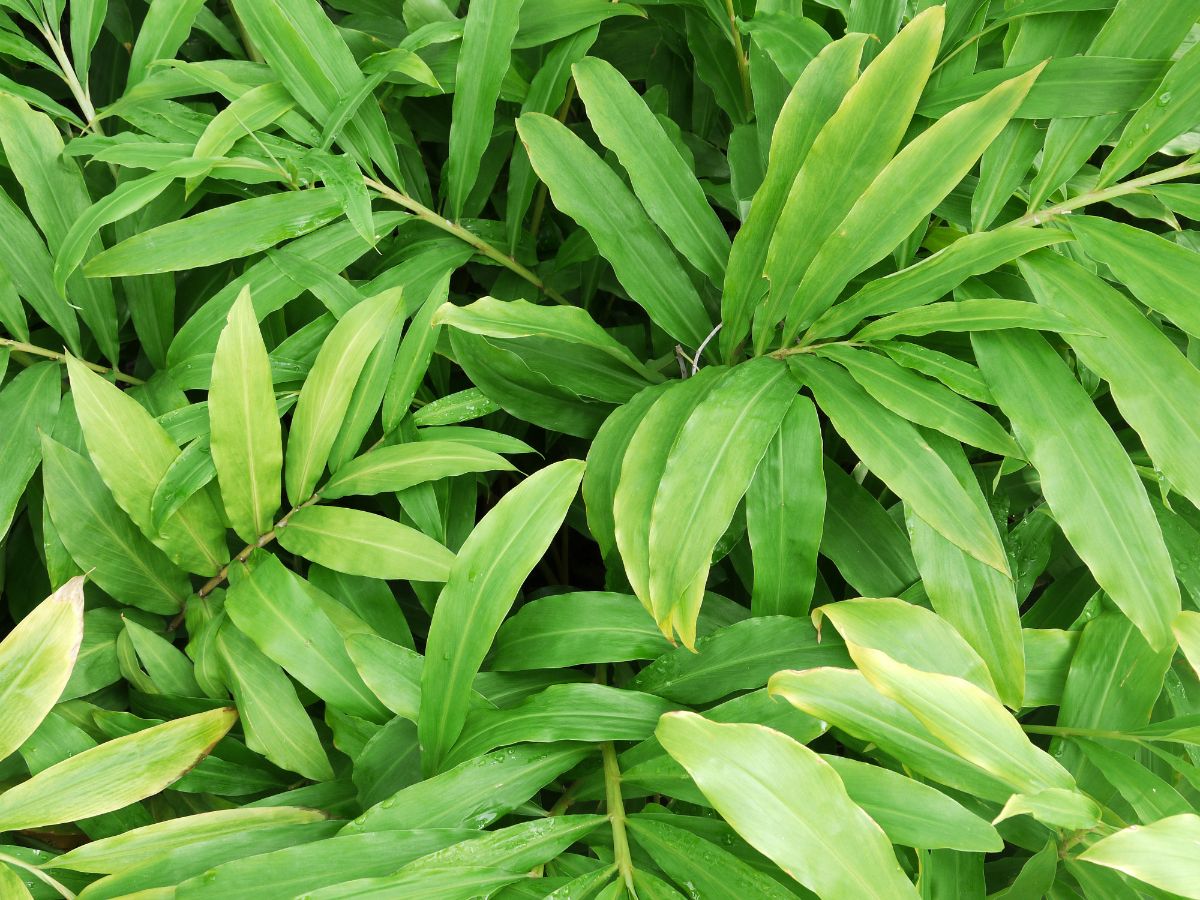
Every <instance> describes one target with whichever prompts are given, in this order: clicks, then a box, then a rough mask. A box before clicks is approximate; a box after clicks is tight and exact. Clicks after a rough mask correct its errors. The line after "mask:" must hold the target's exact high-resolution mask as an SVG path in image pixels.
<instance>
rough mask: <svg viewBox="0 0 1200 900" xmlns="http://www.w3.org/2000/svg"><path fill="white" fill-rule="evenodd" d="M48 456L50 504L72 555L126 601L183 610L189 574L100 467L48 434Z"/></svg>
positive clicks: (46, 476)
mask: <svg viewBox="0 0 1200 900" xmlns="http://www.w3.org/2000/svg"><path fill="white" fill-rule="evenodd" d="M42 460H43V471H42V481H43V485H44V487H45V491H46V507H47V509H48V510H49V512H50V518H51V519H52V521H53V524H54V527H55V528H56V529H57V530H58V535H59V537H60V538H61V540H62V542H63V544H64V545H65V546H66V548H67V551H68V552H69V553H70V556H71V559H73V560H74V561H75V562H76V563H77V564H78V565H79V566H80V568H86V569H87V570H88V571H89V572H90V573H91V574H90V576H89V577H90V578H91V579H92V580H93V581H94V582H95V583H96V584H97V585H98V586H99V587H100V588H102V589H103V590H104V591H105V592H106V593H108V594H109V595H110V596H112V597H113V598H115V599H116V600H118V601H120V602H122V603H127V604H129V605H131V606H136V607H139V608H141V609H145V610H147V611H149V612H156V613H163V614H166V615H173V614H175V613H177V612H179V610H181V609H182V608H183V604H184V601H185V600H186V599H187V597H188V595H189V594H190V593H191V586H190V585H189V584H188V579H187V576H186V575H184V573H183V572H182V571H180V570H179V569H178V568H177V567H176V566H175V564H174V563H172V562H171V560H169V559H168V558H167V556H166V554H165V553H163V552H162V551H161V550H159V549H158V548H157V547H156V546H154V545H153V544H151V543H150V541H149V540H147V539H146V538H145V537H144V536H143V535H142V533H141V532H140V531H138V529H137V527H136V526H135V525H134V524H133V522H131V521H130V519H129V517H128V516H127V515H125V513H124V512H123V511H122V509H121V508H120V507H119V506H117V503H116V501H115V500H113V497H112V494H110V493H109V491H108V488H107V487H105V485H104V481H103V480H102V479H101V478H100V474H99V473H98V472H97V471H96V468H95V466H93V465H92V464H91V462H89V461H88V460H87V459H86V458H85V457H82V456H80V455H79V454H78V453H75V452H74V451H72V450H68V449H67V448H66V447H64V446H63V445H62V444H60V443H59V442H58V441H56V440H54V439H53V438H50V437H46V436H45V435H43V436H42Z"/></svg>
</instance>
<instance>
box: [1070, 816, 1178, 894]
mask: <svg viewBox="0 0 1200 900" xmlns="http://www.w3.org/2000/svg"><path fill="white" fill-rule="evenodd" d="M1197 841H1200V816H1196V815H1193V814H1192V813H1183V814H1182V815H1178V816H1171V817H1170V818H1169V819H1160V820H1159V821H1157V822H1151V823H1150V824H1149V825H1132V826H1130V827H1129V828H1126V829H1124V830H1122V831H1118V832H1117V833H1116V834H1111V835H1109V836H1108V837H1106V838H1102V839H1101V840H1099V841H1097V842H1096V843H1094V844H1092V846H1090V847H1088V848H1087V849H1086V850H1084V851H1083V853H1081V854H1080V855H1079V858H1080V859H1081V860H1083V861H1086V862H1090V863H1093V864H1095V865H1097V866H1107V867H1109V868H1111V869H1116V870H1117V871H1118V872H1124V873H1125V874H1126V875H1131V876H1133V877H1134V878H1136V879H1137V880H1138V881H1144V882H1146V884H1149V885H1152V886H1154V887H1156V888H1159V889H1161V890H1164V891H1169V892H1171V893H1173V894H1179V895H1180V896H1183V897H1192V898H1195V897H1200V888H1198V887H1197V886H1198V885H1200V861H1197V858H1196V842H1197Z"/></svg>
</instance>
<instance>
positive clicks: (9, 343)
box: [0, 337, 145, 384]
mask: <svg viewBox="0 0 1200 900" xmlns="http://www.w3.org/2000/svg"><path fill="white" fill-rule="evenodd" d="M0 347H9V348H11V349H12V350H14V351H15V352H17V353H28V354H30V355H32V356H43V357H45V358H46V359H53V360H56V361H58V362H60V363H61V362H66V360H67V354H65V353H59V352H58V351H57V350H47V349H46V348H45V347H38V346H35V345H34V344H27V343H25V342H24V341H14V340H13V339H12V338H4V337H0ZM81 362H82V363H83V364H84V365H85V366H87V367H88V368H89V369H91V370H92V371H93V372H99V373H100V374H101V375H107V374H108V373H109V372H112V375H113V378H115V379H116V380H117V381H123V382H125V383H126V384H145V382H144V381H142V379H140V378H134V377H133V376H132V375H126V374H125V373H124V372H122V371H121V370H119V369H109V368H106V367H104V366H101V365H97V364H96V363H93V362H88V361H87V360H81Z"/></svg>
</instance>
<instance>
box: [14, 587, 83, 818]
mask: <svg viewBox="0 0 1200 900" xmlns="http://www.w3.org/2000/svg"><path fill="white" fill-rule="evenodd" d="M82 640H83V577H82V576H77V577H75V578H72V579H71V580H70V581H68V582H67V583H66V584H64V585H63V586H62V587H61V588H59V589H58V590H57V591H55V592H54V593H53V594H51V595H50V596H49V597H47V598H46V599H45V600H43V601H42V602H41V603H39V604H38V605H37V606H36V607H35V608H34V609H33V611H32V612H30V613H29V615H27V616H25V618H23V619H21V621H20V622H18V623H17V625H16V627H14V628H13V629H12V630H11V631H10V632H9V633H8V634H7V635H6V636H5V638H4V640H3V641H0V710H3V713H4V715H3V717H2V718H0V753H3V754H4V755H5V756H8V755H9V754H11V753H13V752H14V751H15V750H16V749H17V748H18V747H20V746H21V745H22V744H23V743H25V739H26V738H28V737H29V736H30V735H31V734H33V732H34V731H35V730H36V729H37V727H38V725H40V724H41V722H42V719H44V718H45V717H46V714H47V713H49V712H50V710H51V709H52V708H53V706H54V704H55V703H57V702H58V698H59V696H60V695H61V694H62V692H63V688H64V687H66V685H67V680H68V679H69V678H70V677H71V669H72V667H73V666H74V665H75V660H76V658H77V657H78V655H79V647H80V643H81V642H82ZM0 798H2V795H0Z"/></svg>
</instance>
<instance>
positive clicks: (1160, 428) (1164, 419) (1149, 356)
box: [1021, 252, 1200, 503]
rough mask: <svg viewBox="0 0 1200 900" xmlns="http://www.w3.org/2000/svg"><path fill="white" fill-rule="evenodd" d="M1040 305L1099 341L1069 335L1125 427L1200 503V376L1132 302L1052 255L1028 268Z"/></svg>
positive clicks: (1184, 491)
mask: <svg viewBox="0 0 1200 900" xmlns="http://www.w3.org/2000/svg"><path fill="white" fill-rule="evenodd" d="M1021 271H1022V274H1024V275H1025V279H1026V281H1028V282H1029V285H1030V287H1031V288H1033V292H1034V295H1035V296H1036V297H1037V300H1038V303H1040V304H1044V305H1045V306H1047V307H1049V308H1050V309H1053V310H1055V311H1056V312H1061V313H1062V314H1063V315H1064V316H1068V317H1070V318H1073V319H1075V320H1076V321H1083V320H1084V319H1085V318H1086V320H1087V322H1088V326H1089V327H1090V328H1091V329H1092V330H1094V331H1095V332H1096V334H1097V336H1096V337H1092V336H1089V335H1082V334H1081V335H1069V336H1068V337H1067V341H1068V342H1069V343H1070V344H1071V346H1072V347H1073V348H1074V350H1075V352H1076V353H1077V354H1079V358H1080V360H1081V361H1082V362H1083V363H1084V364H1085V365H1086V366H1087V367H1088V368H1089V369H1091V370H1092V371H1093V372H1095V373H1096V374H1097V375H1099V376H1100V377H1101V378H1103V379H1104V380H1105V381H1107V382H1108V383H1109V387H1110V389H1111V391H1112V395H1113V399H1114V400H1115V401H1116V403H1117V406H1118V408H1119V409H1120V410H1121V413H1122V415H1123V416H1124V417H1125V420H1126V421H1127V422H1128V423H1129V424H1130V425H1131V426H1133V428H1134V430H1135V431H1137V433H1138V435H1139V436H1140V437H1141V439H1142V443H1143V444H1144V445H1145V447H1146V450H1147V452H1149V454H1150V458H1151V459H1152V460H1154V464H1155V465H1156V466H1157V467H1158V468H1159V469H1161V470H1162V472H1163V474H1164V475H1165V476H1166V478H1167V480H1168V481H1170V482H1171V484H1172V485H1173V486H1174V487H1175V488H1176V489H1177V490H1178V491H1179V492H1180V493H1182V494H1183V495H1184V496H1185V497H1188V498H1189V499H1190V500H1192V502H1193V503H1200V464H1198V462H1197V459H1196V457H1197V455H1198V454H1200V428H1198V427H1197V425H1196V424H1195V423H1194V422H1193V420H1192V418H1191V416H1190V415H1188V414H1187V413H1186V412H1185V410H1186V409H1188V408H1190V407H1192V406H1193V405H1194V404H1195V403H1197V402H1200V372H1197V371H1196V368H1195V366H1193V365H1192V364H1191V363H1190V362H1189V361H1188V360H1187V359H1186V358H1185V357H1184V356H1183V354H1181V353H1180V352H1179V351H1178V350H1176V348H1175V345H1174V344H1173V343H1172V342H1171V340H1170V339H1169V338H1168V337H1166V335H1164V334H1163V333H1162V332H1161V331H1160V330H1159V329H1158V328H1157V327H1155V325H1153V324H1152V323H1151V322H1150V321H1149V320H1148V319H1147V318H1146V317H1145V316H1144V315H1143V314H1142V313H1141V312H1140V311H1139V310H1138V309H1137V307H1135V306H1134V305H1133V304H1132V303H1131V302H1130V301H1129V300H1128V299H1127V298H1126V297H1124V296H1123V295H1122V294H1120V293H1118V292H1117V291H1115V290H1114V289H1112V288H1111V287H1109V286H1108V285H1107V284H1105V283H1104V282H1103V281H1101V280H1100V279H1099V278H1097V277H1096V276H1094V275H1092V274H1091V273H1090V272H1088V271H1086V270H1085V269H1083V267H1081V266H1079V265H1077V264H1075V263H1072V262H1071V261H1069V260H1067V259H1064V258H1063V257H1061V256H1058V255H1057V254H1053V253H1049V252H1047V253H1045V254H1043V253H1037V254H1034V255H1033V256H1030V257H1029V258H1027V259H1026V260H1023V261H1022V263H1021Z"/></svg>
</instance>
